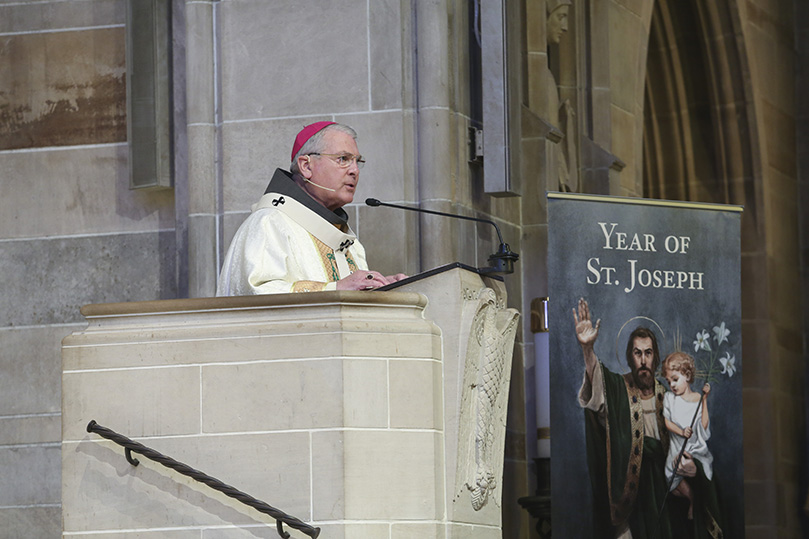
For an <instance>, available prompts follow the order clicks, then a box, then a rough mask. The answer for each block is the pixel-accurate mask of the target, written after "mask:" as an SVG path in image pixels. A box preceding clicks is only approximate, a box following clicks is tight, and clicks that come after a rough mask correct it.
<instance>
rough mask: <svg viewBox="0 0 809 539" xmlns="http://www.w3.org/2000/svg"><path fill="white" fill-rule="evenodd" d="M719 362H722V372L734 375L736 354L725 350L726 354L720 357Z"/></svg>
mask: <svg viewBox="0 0 809 539" xmlns="http://www.w3.org/2000/svg"><path fill="white" fill-rule="evenodd" d="M719 362H720V363H721V364H722V374H725V373H727V375H728V376H733V373H735V372H736V356H733V355H731V354H730V352H725V356H724V357H720V358H719Z"/></svg>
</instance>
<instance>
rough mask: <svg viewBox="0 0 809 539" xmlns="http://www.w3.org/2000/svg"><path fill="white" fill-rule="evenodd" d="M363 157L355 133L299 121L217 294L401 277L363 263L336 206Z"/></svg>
mask: <svg viewBox="0 0 809 539" xmlns="http://www.w3.org/2000/svg"><path fill="white" fill-rule="evenodd" d="M363 163H364V160H363V158H362V156H361V155H360V153H359V149H358V147H357V133H356V132H355V131H354V130H353V129H351V128H350V127H348V126H345V125H342V124H337V123H334V122H316V123H314V124H311V125H308V126H306V127H304V128H303V129H302V130H301V132H300V133H298V135H297V137H296V138H295V143H294V145H293V147H292V164H291V166H290V172H287V171H285V170H281V169H277V170H276V171H275V174H274V175H273V177H272V179H271V180H270V184H269V186H268V187H267V190H266V191H265V193H264V196H262V197H261V199H260V200H259V201H258V203H257V204H255V205H254V206H253V213H252V214H250V216H249V217H248V218H247V219H246V220H245V221H244V223H242V225H241V226H240V227H239V230H238V231H237V232H236V235H235V236H234V237H233V241H232V242H231V244H230V248H229V249H228V252H227V255H226V256H225V261H224V264H223V265H222V272H221V274H220V276H219V285H218V286H217V291H216V294H217V296H246V295H252V294H276V293H286V292H314V291H320V290H371V289H374V288H378V287H380V286H384V285H386V284H390V283H393V282H396V281H398V280H400V279H403V278H404V277H405V275H402V274H397V275H391V276H384V275H382V274H381V273H379V272H376V271H369V269H368V264H367V262H366V260H365V249H364V248H363V247H362V245H361V244H360V242H359V240H358V239H357V237H356V235H355V234H354V232H353V231H352V230H351V228H350V227H349V226H348V215H347V214H346V212H345V211H344V210H343V209H342V207H343V206H344V205H346V204H349V203H350V202H351V201H352V200H354V192H355V190H356V188H357V182H358V181H359V175H360V168H361V167H362V165H363Z"/></svg>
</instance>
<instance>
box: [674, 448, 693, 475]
mask: <svg viewBox="0 0 809 539" xmlns="http://www.w3.org/2000/svg"><path fill="white" fill-rule="evenodd" d="M672 464H673V463H672ZM677 475H682V476H683V477H694V476H695V475H697V465H696V464H695V463H694V458H693V457H692V456H691V453H689V452H688V451H683V458H681V459H680V467H679V468H677Z"/></svg>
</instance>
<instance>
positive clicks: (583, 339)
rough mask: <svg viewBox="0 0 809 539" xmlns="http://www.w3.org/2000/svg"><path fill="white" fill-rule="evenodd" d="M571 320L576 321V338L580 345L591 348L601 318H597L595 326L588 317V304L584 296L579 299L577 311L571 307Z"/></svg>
mask: <svg viewBox="0 0 809 539" xmlns="http://www.w3.org/2000/svg"><path fill="white" fill-rule="evenodd" d="M573 320H574V321H575V323H576V338H577V339H578V340H579V344H581V345H582V347H585V346H586V347H589V348H592V347H593V345H594V344H595V342H596V339H597V338H598V328H599V327H600V326H601V319H600V318H599V319H598V320H597V321H596V323H595V326H594V325H593V320H592V318H591V317H590V306H589V305H588V304H587V301H586V300H585V299H584V298H580V299H579V305H578V313H577V312H576V309H575V308H574V309H573Z"/></svg>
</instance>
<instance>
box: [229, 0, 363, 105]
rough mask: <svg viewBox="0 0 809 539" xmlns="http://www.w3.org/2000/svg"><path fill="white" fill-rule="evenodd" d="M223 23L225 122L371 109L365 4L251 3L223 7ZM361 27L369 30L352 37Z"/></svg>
mask: <svg viewBox="0 0 809 539" xmlns="http://www.w3.org/2000/svg"><path fill="white" fill-rule="evenodd" d="M293 7H294V9H293ZM300 13H306V16H305V17H301V16H300ZM219 16H220V17H221V19H220V21H219V24H220V25H221V26H220V28H221V39H222V41H221V44H222V52H221V58H222V61H221V66H222V79H221V80H222V105H223V118H224V120H226V121H230V120H245V119H253V118H272V117H279V116H281V117H290V116H307V115H311V114H313V113H339V112H349V111H355V110H367V109H368V102H369V98H368V95H369V80H368V79H369V77H368V37H367V31H366V30H365V29H364V28H365V27H366V26H367V7H366V4H364V3H361V2H353V1H346V0H343V1H340V2H329V3H327V4H323V3H321V2H315V1H312V0H305V1H303V2H301V1H298V0H282V1H281V2H278V3H276V4H275V5H274V6H273V9H267V4H266V2H263V1H260V0H248V1H242V2H225V3H222V4H221V5H220V9H219ZM358 22H361V23H362V27H363V31H346V29H348V28H357V26H356V24H357V23H358ZM315 29H316V30H315ZM302 35H305V36H306V47H305V50H306V51H310V52H309V53H308V54H307V53H303V54H302V50H301V47H300V36H302ZM268 51H272V54H268ZM325 51H328V54H325ZM302 58H305V62H302ZM325 80H327V81H329V84H323V81H325ZM336 88H339V91H335V89H336ZM304 92H305V96H306V99H301V95H302V94H303V93H304Z"/></svg>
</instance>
